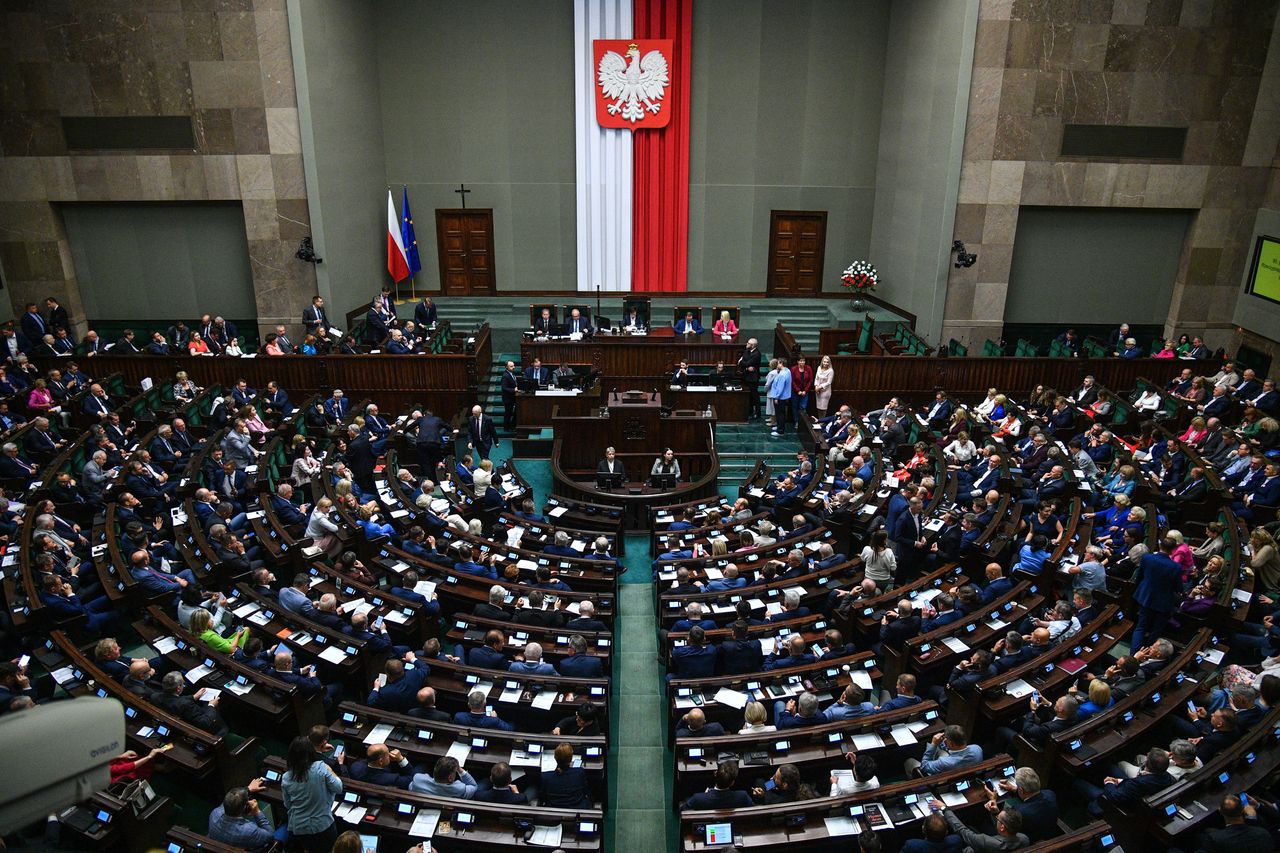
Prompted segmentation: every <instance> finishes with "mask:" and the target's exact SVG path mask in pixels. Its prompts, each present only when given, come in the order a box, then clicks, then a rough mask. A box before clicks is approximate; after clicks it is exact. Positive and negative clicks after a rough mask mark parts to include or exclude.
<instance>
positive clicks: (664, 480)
mask: <svg viewBox="0 0 1280 853" xmlns="http://www.w3.org/2000/svg"><path fill="white" fill-rule="evenodd" d="M649 482H650V483H651V484H652V485H653V487H654V488H655V489H659V490H661V491H671V490H672V489H674V488H675V487H676V475H675V474H654V475H653V476H652V477H650V478H649Z"/></svg>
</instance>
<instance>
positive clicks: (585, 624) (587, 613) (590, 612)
mask: <svg viewBox="0 0 1280 853" xmlns="http://www.w3.org/2000/svg"><path fill="white" fill-rule="evenodd" d="M595 616H596V606H595V604H594V603H592V602H591V601H589V600H587V601H583V602H582V603H580V604H579V605H578V617H577V618H576V619H570V620H569V622H568V624H566V625H565V626H564V627H565V628H566V630H569V631H596V632H601V631H608V630H609V626H608V625H606V624H604V623H603V622H601V621H600V620H599V619H597V618H595Z"/></svg>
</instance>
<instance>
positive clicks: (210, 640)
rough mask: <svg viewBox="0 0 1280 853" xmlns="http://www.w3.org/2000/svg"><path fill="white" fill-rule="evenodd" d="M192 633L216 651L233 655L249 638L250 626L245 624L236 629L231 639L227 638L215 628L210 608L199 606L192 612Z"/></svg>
mask: <svg viewBox="0 0 1280 853" xmlns="http://www.w3.org/2000/svg"><path fill="white" fill-rule="evenodd" d="M191 633H192V634H193V635H195V638H196V639H197V640H199V641H200V642H201V643H204V644H205V645H206V646H208V647H209V648H211V649H213V650H214V651H215V652H222V653H223V654H224V655H233V654H235V653H236V650H237V649H239V648H240V647H241V646H243V645H244V643H245V641H246V640H248V639H249V626H248V625H245V626H244V627H243V628H241V629H240V630H239V631H236V632H235V633H234V634H232V635H231V639H225V638H224V637H223V636H222V635H221V634H219V633H218V632H217V631H215V630H214V629H213V615H212V614H210V613H209V611H208V610H205V609H203V608H198V609H196V610H193V611H192V612H191Z"/></svg>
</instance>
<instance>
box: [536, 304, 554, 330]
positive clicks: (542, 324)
mask: <svg viewBox="0 0 1280 853" xmlns="http://www.w3.org/2000/svg"><path fill="white" fill-rule="evenodd" d="M555 324H556V321H555V318H554V317H552V316H551V309H550V308H543V309H542V313H540V314H539V315H538V316H537V317H535V318H534V321H533V331H534V332H536V333H537V334H539V335H549V334H551V327H552V326H554V325H555Z"/></svg>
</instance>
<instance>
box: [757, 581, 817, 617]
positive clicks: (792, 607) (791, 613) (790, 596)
mask: <svg viewBox="0 0 1280 853" xmlns="http://www.w3.org/2000/svg"><path fill="white" fill-rule="evenodd" d="M808 615H809V608H807V607H801V606H800V593H799V591H797V590H794V589H789V590H787V591H786V592H784V593H783V594H782V610H780V611H778V612H777V613H771V614H769V616H768V617H767V618H766V619H765V621H766V622H783V621H785V620H787V619H795V618H796V617H798V616H808Z"/></svg>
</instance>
